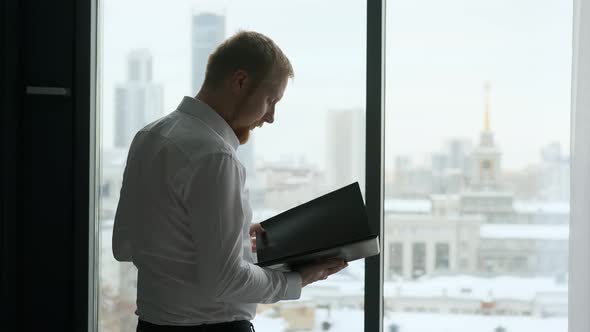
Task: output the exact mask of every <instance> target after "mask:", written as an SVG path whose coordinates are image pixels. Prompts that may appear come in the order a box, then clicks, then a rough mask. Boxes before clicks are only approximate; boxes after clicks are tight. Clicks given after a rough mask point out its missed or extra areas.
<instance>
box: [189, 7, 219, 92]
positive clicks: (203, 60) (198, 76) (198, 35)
mask: <svg viewBox="0 0 590 332" xmlns="http://www.w3.org/2000/svg"><path fill="white" fill-rule="evenodd" d="M191 29H192V35H191V44H192V45H191V46H192V54H191V61H192V68H191V73H192V79H191V84H192V85H191V89H192V90H191V91H192V92H193V93H195V94H196V93H197V92H198V91H199V89H200V88H201V85H202V84H203V81H204V80H205V70H206V68H207V61H208V60H209V55H210V54H211V52H213V50H214V49H215V48H216V47H217V46H218V45H219V44H221V42H223V39H224V38H225V16H222V15H217V14H212V13H201V14H198V15H194V16H193V21H192V27H191Z"/></svg>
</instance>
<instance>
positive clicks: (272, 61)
mask: <svg viewBox="0 0 590 332" xmlns="http://www.w3.org/2000/svg"><path fill="white" fill-rule="evenodd" d="M293 76H294V74H293V67H292V66H291V63H290V62H289V59H288V58H287V56H285V54H284V53H283V52H282V51H281V49H280V48H279V47H278V46H277V45H276V44H275V43H274V42H273V41H272V39H270V38H268V37H266V36H264V35H262V34H260V33H257V32H251V31H241V32H238V33H236V34H235V35H233V36H232V37H230V38H229V39H227V40H225V41H224V42H223V43H222V44H221V45H219V46H218V47H217V49H215V51H214V52H213V53H212V54H211V55H210V56H209V62H208V64H207V72H206V75H205V81H204V83H203V86H202V88H201V91H200V92H199V94H198V95H197V97H198V98H199V99H201V100H203V101H204V102H206V103H208V104H209V105H210V106H212V107H213V108H214V109H215V110H216V111H217V112H219V113H220V115H221V116H222V117H223V118H224V119H225V120H226V121H227V122H228V123H229V125H230V126H231V127H232V129H233V130H234V132H235V133H236V135H237V136H238V139H239V140H240V143H241V144H244V143H246V142H247V141H248V138H249V136H250V130H252V129H254V128H255V127H258V126H262V125H263V124H264V122H268V123H272V122H273V121H274V111H275V105H276V103H277V102H278V101H279V100H280V99H281V98H282V97H283V93H284V91H285V88H286V86H287V81H288V79H289V78H292V77H293Z"/></svg>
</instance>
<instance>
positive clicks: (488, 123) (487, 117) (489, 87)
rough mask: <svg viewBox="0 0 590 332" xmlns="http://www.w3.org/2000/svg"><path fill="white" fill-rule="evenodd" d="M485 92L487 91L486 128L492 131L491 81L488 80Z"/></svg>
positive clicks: (484, 87)
mask: <svg viewBox="0 0 590 332" xmlns="http://www.w3.org/2000/svg"><path fill="white" fill-rule="evenodd" d="M483 89H484V93H485V115H484V117H485V118H484V121H485V122H484V130H485V131H490V130H491V128H490V90H491V89H492V85H491V83H490V81H486V82H485V84H484V86H483Z"/></svg>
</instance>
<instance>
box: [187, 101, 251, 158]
mask: <svg viewBox="0 0 590 332" xmlns="http://www.w3.org/2000/svg"><path fill="white" fill-rule="evenodd" d="M178 110H179V111H181V112H183V113H186V114H190V115H192V116H195V117H197V118H199V119H200V120H201V121H203V122H204V123H205V124H206V125H207V126H209V127H210V128H211V129H213V130H214V131H215V132H216V133H217V134H218V135H219V136H221V138H223V140H224V141H226V142H227V143H229V145H231V146H232V147H233V148H234V150H237V148H238V146H239V145H240V140H239V139H238V136H236V133H235V132H234V130H233V129H231V127H230V126H229V124H228V123H227V122H226V121H225V120H224V119H223V118H222V117H221V115H219V114H218V113H217V112H215V110H213V108H211V106H209V105H207V104H205V103H204V102H202V101H200V100H198V99H196V98H193V97H184V98H183V99H182V102H181V103H180V105H178Z"/></svg>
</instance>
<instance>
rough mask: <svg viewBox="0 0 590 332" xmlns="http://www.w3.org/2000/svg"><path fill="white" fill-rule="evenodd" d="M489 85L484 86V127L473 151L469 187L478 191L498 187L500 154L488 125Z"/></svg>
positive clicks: (488, 83)
mask: <svg viewBox="0 0 590 332" xmlns="http://www.w3.org/2000/svg"><path fill="white" fill-rule="evenodd" d="M490 92H491V84H490V82H489V81H488V82H486V83H485V85H484V98H485V100H484V107H485V113H484V126H483V131H482V132H481V135H480V141H479V145H478V146H477V147H475V149H474V150H473V165H472V174H471V185H472V187H474V188H479V189H484V188H487V189H493V188H497V187H498V186H499V180H500V159H501V153H500V150H499V149H498V147H496V146H495V144H494V133H493V132H492V128H491V124H490V109H491V107H490Z"/></svg>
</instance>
